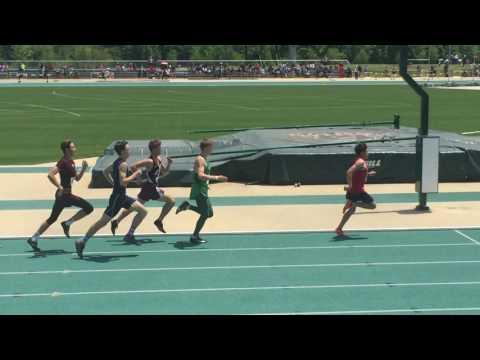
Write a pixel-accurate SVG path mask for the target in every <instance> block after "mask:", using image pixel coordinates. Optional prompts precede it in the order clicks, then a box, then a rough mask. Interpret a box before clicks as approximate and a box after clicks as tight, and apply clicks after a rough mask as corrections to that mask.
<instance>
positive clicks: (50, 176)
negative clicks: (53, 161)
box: [48, 166, 63, 190]
mask: <svg viewBox="0 0 480 360" xmlns="http://www.w3.org/2000/svg"><path fill="white" fill-rule="evenodd" d="M57 174H58V167H57V166H54V167H52V168H51V169H50V171H49V172H48V180H49V181H50V182H51V183H52V184H53V185H54V186H55V187H56V188H57V189H58V190H63V187H62V185H60V183H59V182H58V180H57V177H56V176H55V175H57Z"/></svg>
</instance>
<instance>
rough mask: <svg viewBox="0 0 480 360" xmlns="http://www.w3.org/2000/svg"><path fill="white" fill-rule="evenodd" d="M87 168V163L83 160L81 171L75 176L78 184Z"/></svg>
mask: <svg viewBox="0 0 480 360" xmlns="http://www.w3.org/2000/svg"><path fill="white" fill-rule="evenodd" d="M87 168H88V163H87V162H86V161H85V160H83V162H82V170H80V173H79V174H75V180H76V181H77V182H78V181H80V180H81V179H82V177H83V174H85V171H86V170H87Z"/></svg>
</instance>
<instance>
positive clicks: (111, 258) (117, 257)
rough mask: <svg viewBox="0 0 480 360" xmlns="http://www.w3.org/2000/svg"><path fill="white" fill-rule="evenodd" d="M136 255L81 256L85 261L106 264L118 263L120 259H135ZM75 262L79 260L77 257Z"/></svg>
mask: <svg viewBox="0 0 480 360" xmlns="http://www.w3.org/2000/svg"><path fill="white" fill-rule="evenodd" d="M137 256H138V255H136V254H131V255H87V254H85V255H84V256H83V260H85V261H93V262H97V263H108V262H112V261H118V260H120V259H122V258H134V257H137ZM75 260H80V259H79V258H78V257H77V258H75Z"/></svg>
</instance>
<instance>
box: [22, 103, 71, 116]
mask: <svg viewBox="0 0 480 360" xmlns="http://www.w3.org/2000/svg"><path fill="white" fill-rule="evenodd" d="M25 106H28V107H33V108H40V109H46V110H50V111H57V112H63V113H66V114H69V115H73V116H77V117H80V114H78V113H75V112H72V111H67V110H63V109H58V108H52V107H49V106H44V105H35V104H26V105H25Z"/></svg>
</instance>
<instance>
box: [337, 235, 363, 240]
mask: <svg viewBox="0 0 480 360" xmlns="http://www.w3.org/2000/svg"><path fill="white" fill-rule="evenodd" d="M346 240H368V237H364V236H358V235H343V236H338V235H337V236H334V237H333V238H332V240H330V241H346Z"/></svg>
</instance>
